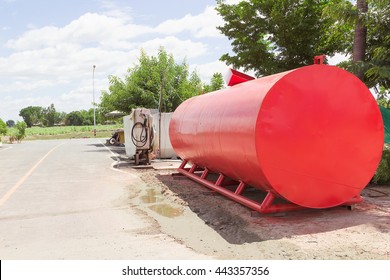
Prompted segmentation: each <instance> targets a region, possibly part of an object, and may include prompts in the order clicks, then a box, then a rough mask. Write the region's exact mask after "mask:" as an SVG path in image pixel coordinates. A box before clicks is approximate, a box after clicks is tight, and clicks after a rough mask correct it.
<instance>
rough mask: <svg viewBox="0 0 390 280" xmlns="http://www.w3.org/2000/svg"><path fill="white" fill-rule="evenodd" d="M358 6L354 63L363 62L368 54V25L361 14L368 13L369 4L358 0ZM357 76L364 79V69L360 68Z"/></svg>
mask: <svg viewBox="0 0 390 280" xmlns="http://www.w3.org/2000/svg"><path fill="white" fill-rule="evenodd" d="M356 8H357V11H358V19H357V21H356V25H355V36H354V40H353V54H352V61H353V62H354V63H357V62H363V61H364V60H365V56H366V45H367V42H366V41H367V27H366V26H365V25H364V23H363V21H362V20H361V18H360V16H361V14H363V13H367V11H368V4H367V2H366V0H357V1H356ZM356 76H357V77H358V78H359V79H360V80H363V78H364V72H363V71H362V70H359V71H358V72H357V73H356Z"/></svg>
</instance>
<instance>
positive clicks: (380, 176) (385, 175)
mask: <svg viewBox="0 0 390 280" xmlns="http://www.w3.org/2000/svg"><path fill="white" fill-rule="evenodd" d="M373 182H374V183H375V184H380V185H388V184H390V149H384V150H383V154H382V159H381V162H380V163H379V166H378V169H377V170H376V172H375V175H374V178H373Z"/></svg>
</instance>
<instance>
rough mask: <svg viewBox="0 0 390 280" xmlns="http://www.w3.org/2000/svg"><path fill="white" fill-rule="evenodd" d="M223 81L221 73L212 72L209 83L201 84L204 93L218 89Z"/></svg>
mask: <svg viewBox="0 0 390 280" xmlns="http://www.w3.org/2000/svg"><path fill="white" fill-rule="evenodd" d="M224 84H225V82H224V80H223V76H222V74H221V73H214V74H213V76H212V77H211V80H210V84H205V85H204V86H203V91H204V92H205V93H207V92H212V91H216V90H219V89H221V88H223V86H224Z"/></svg>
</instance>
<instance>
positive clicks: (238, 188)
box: [178, 160, 363, 214]
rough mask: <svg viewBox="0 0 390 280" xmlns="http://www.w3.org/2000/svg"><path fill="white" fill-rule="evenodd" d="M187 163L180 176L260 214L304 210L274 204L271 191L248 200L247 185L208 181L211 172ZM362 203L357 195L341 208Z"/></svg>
mask: <svg viewBox="0 0 390 280" xmlns="http://www.w3.org/2000/svg"><path fill="white" fill-rule="evenodd" d="M187 163H188V161H186V160H183V162H182V163H181V165H180V166H179V168H178V172H179V173H180V174H182V175H184V176H186V177H188V178H189V179H191V180H193V181H195V182H197V183H199V184H201V185H203V186H205V187H207V188H209V189H211V190H213V191H215V192H217V193H219V194H221V195H223V196H225V197H227V198H229V199H231V200H234V201H236V202H238V203H240V204H242V205H244V206H246V207H248V208H250V209H252V210H254V211H256V212H259V213H261V214H270V213H279V212H287V211H294V210H300V209H306V208H305V207H302V206H300V205H296V204H293V203H291V202H289V201H286V203H279V204H277V203H274V202H275V199H276V198H277V197H278V196H277V195H276V194H274V193H273V192H271V191H268V192H267V195H266V196H265V198H264V199H263V201H262V202H257V201H254V200H252V199H250V198H247V197H245V196H243V193H244V191H245V189H246V187H247V185H246V184H245V183H244V182H242V181H239V182H238V181H235V180H232V179H230V178H228V177H226V176H225V175H223V174H221V173H218V179H217V180H216V181H212V180H208V179H207V176H208V175H209V174H210V173H212V171H211V170H209V169H208V168H207V167H205V168H203V167H200V166H198V165H196V164H192V166H191V167H186V165H187ZM195 172H197V173H199V172H200V174H196V173H195ZM226 186H230V187H232V186H233V187H234V186H235V190H234V191H232V190H229V189H227V188H226ZM259 191H261V190H259ZM362 201H363V198H362V197H361V196H360V195H359V196H356V197H353V198H352V199H350V200H349V201H347V202H345V203H343V204H342V205H341V206H350V208H349V209H351V210H352V209H353V208H352V206H354V205H355V204H357V203H360V202H362Z"/></svg>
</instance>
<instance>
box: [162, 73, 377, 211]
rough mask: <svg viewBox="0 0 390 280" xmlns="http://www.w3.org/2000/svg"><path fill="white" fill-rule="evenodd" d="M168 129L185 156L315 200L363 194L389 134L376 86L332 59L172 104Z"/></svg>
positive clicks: (323, 203)
mask: <svg viewBox="0 0 390 280" xmlns="http://www.w3.org/2000/svg"><path fill="white" fill-rule="evenodd" d="M169 135H170V139H171V142H172V146H173V148H174V150H175V152H176V153H177V154H178V155H179V156H180V157H181V158H182V159H185V160H187V161H189V162H192V163H195V164H196V165H198V166H201V167H207V168H208V169H210V170H212V171H214V172H218V173H221V174H223V175H225V176H228V177H230V178H232V179H234V180H237V181H242V182H245V183H246V184H248V185H251V186H253V187H256V188H258V189H261V190H264V191H268V192H272V193H274V194H276V195H279V196H281V197H283V198H285V199H286V200H288V201H290V202H292V203H295V204H297V205H300V206H304V207H309V208H327V207H333V206H337V205H340V204H343V203H345V202H347V201H348V200H349V199H351V198H353V197H355V196H358V195H359V194H360V192H361V190H362V189H363V188H364V187H365V186H366V185H367V183H368V182H369V181H370V179H371V178H372V176H373V174H374V173H375V170H376V168H377V166H378V164H379V161H380V158H381V154H382V149H383V141H384V132H383V122H382V118H381V114H380V111H379V108H378V106H377V104H376V102H375V99H374V98H373V96H372V95H371V93H370V91H369V90H368V89H367V87H366V86H365V85H364V84H363V83H362V82H361V81H360V80H359V79H358V78H356V77H355V76H354V75H352V74H350V73H348V72H347V71H344V70H342V69H340V68H337V67H334V66H327V65H311V66H306V67H302V68H298V69H295V70H291V71H287V72H283V73H279V74H276V75H272V76H267V77H263V78H260V79H255V80H251V81H248V82H245V83H242V84H239V85H236V86H233V87H230V88H226V89H223V90H220V91H216V92H212V93H208V94H204V95H200V96H196V97H193V98H191V99H188V100H186V101H185V102H183V103H182V104H181V105H180V106H179V107H178V108H177V109H176V111H175V112H174V114H173V116H172V119H171V122H170V128H169Z"/></svg>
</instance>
